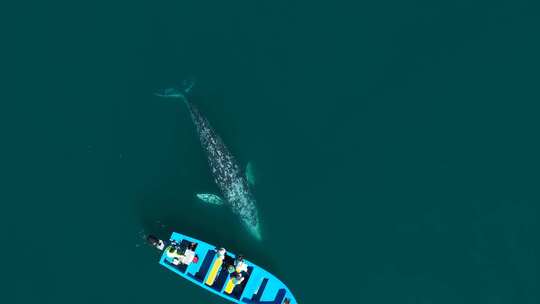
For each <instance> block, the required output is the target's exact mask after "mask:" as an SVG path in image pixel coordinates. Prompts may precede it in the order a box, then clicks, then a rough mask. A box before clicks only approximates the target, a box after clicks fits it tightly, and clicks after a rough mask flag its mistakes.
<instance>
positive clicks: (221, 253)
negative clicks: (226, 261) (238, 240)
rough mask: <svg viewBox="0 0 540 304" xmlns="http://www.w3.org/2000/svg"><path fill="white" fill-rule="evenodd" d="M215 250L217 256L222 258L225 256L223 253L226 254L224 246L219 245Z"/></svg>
mask: <svg viewBox="0 0 540 304" xmlns="http://www.w3.org/2000/svg"><path fill="white" fill-rule="evenodd" d="M216 251H217V255H218V258H220V259H223V258H225V254H227V250H225V248H223V247H221V248H219V249H218V250H216Z"/></svg>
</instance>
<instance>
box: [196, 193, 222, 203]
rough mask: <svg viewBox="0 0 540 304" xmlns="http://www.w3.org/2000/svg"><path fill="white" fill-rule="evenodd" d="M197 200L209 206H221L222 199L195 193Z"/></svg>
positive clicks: (212, 195)
mask: <svg viewBox="0 0 540 304" xmlns="http://www.w3.org/2000/svg"><path fill="white" fill-rule="evenodd" d="M196 196H197V198H198V199H200V200H201V201H203V202H205V203H208V204H211V205H223V199H222V198H221V197H219V196H218V195H215V194H208V193H197V195H196Z"/></svg>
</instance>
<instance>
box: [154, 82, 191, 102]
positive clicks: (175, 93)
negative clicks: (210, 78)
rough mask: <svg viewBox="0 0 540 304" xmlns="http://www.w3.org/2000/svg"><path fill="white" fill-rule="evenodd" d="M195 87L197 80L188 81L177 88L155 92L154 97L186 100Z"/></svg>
mask: <svg viewBox="0 0 540 304" xmlns="http://www.w3.org/2000/svg"><path fill="white" fill-rule="evenodd" d="M194 86H195V79H193V78H192V79H186V80H184V81H182V83H181V84H180V85H179V86H177V87H170V88H166V89H163V90H160V91H158V92H155V93H154V95H155V96H158V97H163V98H180V99H186V98H187V96H188V95H189V94H190V93H191V91H192V90H193V87H194Z"/></svg>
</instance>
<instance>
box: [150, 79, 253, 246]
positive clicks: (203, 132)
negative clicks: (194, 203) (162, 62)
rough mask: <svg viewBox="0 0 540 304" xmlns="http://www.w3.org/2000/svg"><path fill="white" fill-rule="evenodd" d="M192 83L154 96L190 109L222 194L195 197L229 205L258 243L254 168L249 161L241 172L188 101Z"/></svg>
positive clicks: (222, 144)
mask: <svg viewBox="0 0 540 304" xmlns="http://www.w3.org/2000/svg"><path fill="white" fill-rule="evenodd" d="M194 84H195V83H194V81H184V82H183V83H182V85H181V86H179V87H171V88H166V89H163V90H161V91H159V92H156V93H154V95H156V96H158V97H161V98H170V99H180V100H182V101H183V102H184V104H185V105H186V106H187V108H188V110H189V113H190V115H191V120H192V121H193V124H194V125H195V129H196V131H197V135H198V137H199V140H200V143H201V146H202V148H203V150H204V152H205V154H206V156H207V159H208V165H209V166H210V170H211V172H212V175H213V178H214V182H215V183H216V185H217V186H218V188H219V190H220V192H221V193H220V194H221V195H218V194H213V193H197V194H196V197H197V198H198V199H199V200H200V201H201V202H204V203H206V204H209V205H228V206H230V208H231V210H232V212H233V213H234V214H235V215H237V216H238V217H239V218H240V221H241V222H242V224H243V225H244V227H245V228H246V229H247V230H248V231H249V233H250V234H251V235H252V236H253V237H254V238H255V239H257V240H259V241H260V240H261V239H262V237H261V229H260V221H259V215H258V212H257V207H256V200H255V197H254V195H253V191H252V188H253V187H254V184H255V174H254V173H253V171H254V170H253V165H252V163H251V162H248V163H247V165H246V169H245V172H242V170H241V169H240V166H239V165H238V163H237V162H236V159H235V157H234V156H233V155H232V153H231V152H230V150H229V149H228V148H227V146H226V145H225V143H224V142H223V140H222V139H221V137H220V136H219V135H218V134H217V133H216V131H215V130H214V128H213V127H212V125H211V124H210V122H209V121H208V119H207V118H206V117H205V116H203V115H202V113H201V111H200V110H199V109H198V107H197V106H196V105H195V104H193V103H192V102H191V101H190V100H189V98H188V97H189V93H190V92H191V91H192V89H193V86H194Z"/></svg>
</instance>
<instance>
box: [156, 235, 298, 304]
mask: <svg viewBox="0 0 540 304" xmlns="http://www.w3.org/2000/svg"><path fill="white" fill-rule="evenodd" d="M171 242H174V243H175V244H177V245H176V246H177V247H178V248H188V247H189V248H190V250H192V251H194V258H193V259H190V263H189V264H187V265H186V264H183V263H178V260H175V259H174V257H173V258H171V257H170V256H169V254H167V249H165V250H163V255H162V256H161V259H160V261H159V263H160V264H161V265H162V266H164V267H165V268H167V269H169V270H171V271H172V272H174V273H176V274H177V275H179V276H181V277H182V278H184V279H186V280H188V281H190V282H192V283H194V284H195V285H197V286H199V287H202V288H204V289H205V290H207V291H210V292H212V293H214V294H216V295H219V296H220V297H222V298H224V299H227V300H229V301H231V302H233V303H248V304H297V302H296V300H295V298H294V296H293V295H292V293H291V291H290V290H289V289H288V288H287V286H285V284H283V283H282V282H281V281H280V280H279V279H277V278H276V277H275V276H274V275H272V274H271V273H269V272H268V271H266V270H264V269H263V268H262V267H259V266H257V265H256V264H254V263H252V262H250V261H248V260H246V259H243V262H244V263H245V264H246V265H244V266H247V267H244V269H243V270H242V271H241V273H242V277H243V278H244V279H243V280H242V281H240V282H238V280H235V278H233V277H234V272H233V275H232V277H231V275H230V274H229V271H227V269H225V265H226V264H230V261H234V260H235V259H236V258H237V256H236V255H235V254H233V253H231V252H229V251H226V253H225V254H224V255H222V254H220V253H218V249H217V247H216V246H213V245H211V244H208V243H206V242H203V241H200V240H197V239H195V238H192V237H189V236H186V235H183V234H181V233H177V232H173V233H172V235H171ZM235 282H236V283H235Z"/></svg>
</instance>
